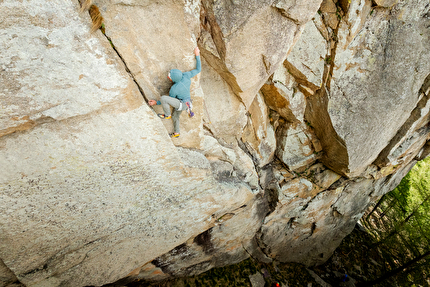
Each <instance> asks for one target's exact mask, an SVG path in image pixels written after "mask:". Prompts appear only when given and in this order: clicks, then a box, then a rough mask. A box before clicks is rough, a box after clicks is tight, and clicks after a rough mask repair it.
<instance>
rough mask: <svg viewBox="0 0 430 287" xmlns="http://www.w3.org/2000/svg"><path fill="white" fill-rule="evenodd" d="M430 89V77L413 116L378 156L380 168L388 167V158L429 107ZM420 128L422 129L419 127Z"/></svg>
mask: <svg viewBox="0 0 430 287" xmlns="http://www.w3.org/2000/svg"><path fill="white" fill-rule="evenodd" d="M429 88H430V75H428V76H427V77H426V79H425V80H424V83H423V85H422V86H421V89H420V94H423V96H422V98H421V100H420V101H419V102H418V104H417V106H416V107H415V109H413V110H412V112H411V115H410V116H409V118H408V119H407V120H406V122H405V123H404V124H403V126H402V127H401V128H400V130H399V131H398V132H397V134H396V135H395V136H394V137H393V138H392V139H391V141H390V143H389V144H388V145H387V146H386V147H385V148H384V149H383V150H382V151H381V153H380V154H379V155H378V157H377V158H376V160H375V161H374V164H375V165H377V166H379V167H384V166H386V165H387V164H388V163H389V162H390V160H389V159H388V156H389V155H390V153H391V152H392V150H393V148H395V146H396V145H398V144H399V143H400V141H401V140H402V139H403V138H404V137H405V136H406V135H407V133H408V132H409V130H410V129H411V127H412V126H413V124H414V123H416V122H417V121H418V120H419V119H420V118H422V116H423V115H422V111H423V109H424V108H425V107H426V106H427V102H428V101H429V97H430V95H429V93H428V89H429ZM417 128H420V127H417Z"/></svg>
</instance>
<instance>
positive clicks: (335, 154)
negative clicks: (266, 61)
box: [305, 25, 349, 175]
mask: <svg viewBox="0 0 430 287" xmlns="http://www.w3.org/2000/svg"><path fill="white" fill-rule="evenodd" d="M338 29H339V25H338V27H337V28H336V29H335V30H334V31H333V36H332V39H334V45H333V47H332V49H331V50H330V54H329V55H327V56H326V65H325V67H324V73H323V79H322V87H321V88H320V89H319V90H317V91H316V92H315V94H314V95H312V96H309V97H307V98H306V109H305V119H306V121H307V122H308V123H309V124H310V125H311V126H312V128H313V129H314V131H315V134H316V136H317V138H318V139H319V140H320V141H321V145H322V148H323V156H322V158H321V161H322V162H323V163H324V164H325V165H326V166H327V167H329V168H330V169H332V170H334V171H335V172H337V173H339V174H342V175H346V174H348V173H349V156H348V150H347V148H346V144H345V141H344V140H343V139H342V138H341V137H340V136H339V135H338V133H337V132H336V130H335V129H334V126H333V123H332V120H331V117H330V114H329V112H328V103H329V96H328V94H329V92H328V90H329V89H330V85H331V77H332V75H333V69H334V60H335V57H336V48H337V44H338V40H337V34H338ZM327 59H328V60H327ZM327 89H328V90H327Z"/></svg>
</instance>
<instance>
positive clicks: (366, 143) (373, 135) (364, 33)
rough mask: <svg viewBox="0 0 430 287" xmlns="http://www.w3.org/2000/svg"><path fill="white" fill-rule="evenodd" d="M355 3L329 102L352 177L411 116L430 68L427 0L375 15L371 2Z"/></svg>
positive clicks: (344, 25) (342, 32) (342, 34)
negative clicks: (344, 147) (346, 154)
mask: <svg viewBox="0 0 430 287" xmlns="http://www.w3.org/2000/svg"><path fill="white" fill-rule="evenodd" d="M356 2H358V1H354V2H352V4H351V5H352V7H351V8H350V12H349V13H348V16H347V17H346V18H345V21H342V22H341V24H340V26H339V33H338V37H339V43H338V44H337V49H336V58H335V62H336V65H335V68H334V69H333V78H332V83H331V89H330V93H329V102H328V112H329V115H330V118H331V121H332V123H333V127H334V129H335V131H336V133H337V134H338V135H339V136H340V137H341V138H342V139H343V140H344V141H345V146H346V149H347V152H348V168H347V170H345V172H349V173H350V174H351V175H358V174H360V173H361V172H363V171H364V169H365V168H366V166H367V165H369V164H370V163H371V162H373V161H374V160H375V159H376V158H377V156H378V154H379V153H380V152H381V151H382V149H383V148H384V147H385V146H386V145H387V144H388V143H389V141H390V140H391V138H393V136H394V135H395V134H396V132H397V131H398V130H399V129H400V127H401V126H402V124H403V123H404V122H405V121H406V120H407V118H408V117H409V115H410V113H411V112H412V110H413V109H414V108H415V106H416V105H417V103H418V101H419V95H420V93H419V90H420V88H421V86H422V85H423V83H424V79H425V78H426V77H427V76H428V74H429V69H430V62H429V61H427V60H426V59H428V58H429V56H430V55H429V53H430V52H429V50H428V49H427V47H428V45H429V44H430V43H429V40H430V39H429V37H428V33H426V32H425V31H426V29H427V28H425V27H426V25H428V24H429V23H430V22H429V21H430V19H429V18H428V17H427V16H425V15H427V14H426V13H428V12H429V7H425V6H426V3H424V2H420V1H410V2H407V3H406V2H403V3H399V5H398V6H397V7H396V8H395V9H394V10H393V12H392V13H391V14H389V13H390V12H389V11H386V10H374V12H373V13H372V14H371V15H370V8H369V7H368V5H370V3H367V2H366V4H364V1H363V4H361V3H357V4H356ZM355 9H357V10H359V12H361V13H359V14H358V15H357V13H356V12H355ZM387 17H388V19H387ZM365 20H367V21H366V22H364V21H365ZM351 24H352V25H353V26H352V27H351ZM351 83H354V84H353V85H351ZM388 87H389V88H388ZM376 94H377V95H378V96H377V97H375V96H374V95H376ZM346 111H347V112H346ZM347 123H349V124H347Z"/></svg>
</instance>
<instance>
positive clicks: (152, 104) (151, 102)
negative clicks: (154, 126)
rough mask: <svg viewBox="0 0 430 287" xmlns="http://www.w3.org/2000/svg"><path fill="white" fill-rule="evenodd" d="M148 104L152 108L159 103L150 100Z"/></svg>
mask: <svg viewBox="0 0 430 287" xmlns="http://www.w3.org/2000/svg"><path fill="white" fill-rule="evenodd" d="M148 104H149V105H150V106H155V105H156V104H157V101H156V100H149V101H148Z"/></svg>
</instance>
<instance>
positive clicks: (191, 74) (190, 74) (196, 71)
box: [184, 56, 202, 78]
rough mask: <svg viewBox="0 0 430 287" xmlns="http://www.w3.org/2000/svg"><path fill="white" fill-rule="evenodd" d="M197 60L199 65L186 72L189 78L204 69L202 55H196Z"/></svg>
mask: <svg viewBox="0 0 430 287" xmlns="http://www.w3.org/2000/svg"><path fill="white" fill-rule="evenodd" d="M196 61H197V67H196V68H195V69H194V70H192V71H189V72H186V73H184V74H185V75H187V76H188V77H189V78H192V77H194V76H195V75H197V74H198V73H200V72H201V71H202V63H201V61H200V56H196Z"/></svg>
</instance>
